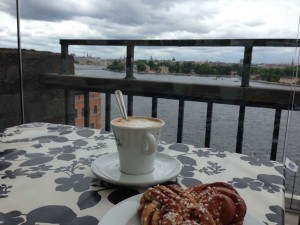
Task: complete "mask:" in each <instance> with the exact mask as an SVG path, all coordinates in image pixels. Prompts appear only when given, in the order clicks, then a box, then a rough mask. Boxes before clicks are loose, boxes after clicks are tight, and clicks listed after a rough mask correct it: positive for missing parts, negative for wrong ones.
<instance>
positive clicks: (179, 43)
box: [60, 39, 299, 47]
mask: <svg viewBox="0 0 300 225" xmlns="http://www.w3.org/2000/svg"><path fill="white" fill-rule="evenodd" d="M60 44H61V45H62V46H68V45H99V46H101V45H102V46H128V45H130V46H176V47H193V46H203V47H216V46H221V47H222V46H223V47H225V46H258V47H296V46H297V39H181V40H177V39H173V40H170V39H169V40H167V39H164V40H126V39H125V40H124V39H123V40H119V39H118V40H113V39H106V40H101V39H60ZM298 46H299V43H298Z"/></svg>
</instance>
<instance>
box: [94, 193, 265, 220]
mask: <svg viewBox="0 0 300 225" xmlns="http://www.w3.org/2000/svg"><path fill="white" fill-rule="evenodd" d="M141 196H142V194H139V195H135V196H133V197H131V198H128V199H126V200H124V201H122V202H120V203H119V204H117V205H115V206H114V207H113V208H111V209H110V210H109V211H108V212H107V213H106V214H105V215H104V216H103V217H102V219H101V220H100V222H99V224H98V225H107V224H118V225H141V223H140V219H139V217H138V215H137V212H136V210H137V208H138V206H139V201H140V198H141ZM116 215H117V216H116ZM243 225H265V224H264V223H263V222H261V221H259V220H258V219H257V218H255V217H254V216H253V215H251V214H250V213H247V214H246V216H245V219H244V223H243Z"/></svg>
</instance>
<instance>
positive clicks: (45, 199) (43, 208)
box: [0, 123, 284, 225]
mask: <svg viewBox="0 0 300 225" xmlns="http://www.w3.org/2000/svg"><path fill="white" fill-rule="evenodd" d="M219 150H220V151H213V150H211V149H206V148H196V147H194V146H192V145H187V144H178V143H175V144H174V143H173V144H167V143H164V142H161V143H160V144H159V148H158V151H159V152H162V153H165V154H168V155H171V156H173V157H176V158H177V159H178V160H179V161H180V162H181V163H182V165H183V167H182V170H181V172H180V174H179V176H178V177H177V178H176V179H173V180H172V181H169V182H167V183H179V184H180V185H182V186H183V187H188V186H191V185H193V184H198V183H210V182H215V181H223V182H228V183H230V184H232V185H233V186H234V187H235V188H236V189H237V191H238V192H239V193H240V195H241V196H242V197H243V198H244V199H245V201H246V204H247V208H248V212H249V213H251V214H252V215H254V216H255V217H256V218H257V219H259V220H261V221H263V222H264V223H265V224H284V175H283V171H284V168H283V165H282V164H280V163H277V162H271V161H268V160H262V159H257V158H253V157H250V156H246V155H242V154H236V153H229V152H225V151H221V150H222V149H219ZM112 152H116V146H115V141H114V137H113V135H112V134H111V133H105V132H101V131H100V130H96V129H91V128H79V127H75V126H70V125H61V124H49V123H30V124H23V125H20V126H16V127H11V128H8V129H6V130H5V131H4V132H3V133H0V178H1V179H0V224H3V225H17V224H24V225H35V224H61V225H70V224H72V225H73V224H74V225H75V224H76V225H81V224H82V225H84V224H85V225H86V224H89V225H97V224H98V223H99V221H100V220H101V218H102V216H103V215H104V214H105V213H106V212H107V211H108V210H109V209H110V208H111V207H112V206H113V205H115V204H117V203H118V202H120V201H122V200H124V199H126V198H128V197H131V196H133V195H136V194H139V193H142V192H143V191H145V188H141V187H140V188H135V187H121V186H115V185H112V184H109V183H106V182H104V181H101V180H99V179H97V178H96V177H95V175H94V174H93V173H92V171H91V168H90V166H91V164H92V162H93V161H94V160H95V159H96V158H98V157H100V156H102V155H104V154H108V153H112Z"/></svg>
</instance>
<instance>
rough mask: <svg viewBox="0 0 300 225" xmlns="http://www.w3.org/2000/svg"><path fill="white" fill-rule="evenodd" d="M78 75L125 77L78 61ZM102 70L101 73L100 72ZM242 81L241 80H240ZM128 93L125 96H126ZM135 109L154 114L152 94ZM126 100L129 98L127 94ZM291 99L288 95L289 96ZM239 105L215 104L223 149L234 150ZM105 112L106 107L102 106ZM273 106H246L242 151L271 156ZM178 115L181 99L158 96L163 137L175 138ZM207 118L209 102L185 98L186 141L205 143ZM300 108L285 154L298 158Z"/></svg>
mask: <svg viewBox="0 0 300 225" xmlns="http://www.w3.org/2000/svg"><path fill="white" fill-rule="evenodd" d="M75 69H76V75H88V76H98V77H99V76H101V77H117V78H124V76H125V74H124V73H115V72H111V71H107V70H103V69H102V68H101V67H97V66H86V65H76V66H75ZM100 74H101V75H100ZM135 77H136V78H137V79H145V80H164V81H173V82H181V83H186V82H192V83H197V82H199V83H206V84H220V85H231V86H239V85H240V82H237V80H238V78H225V77H223V78H217V79H216V77H198V76H197V77H196V76H175V75H153V74H151V75H146V74H135ZM238 81H239V80H238ZM250 85H251V86H257V87H264V88H277V89H278V88H285V89H286V88H288V89H290V87H289V86H283V85H273V84H266V83H257V82H252V81H251V82H250ZM125 97H126V96H125ZM133 99H134V103H133V113H134V115H146V116H150V115H151V98H146V97H134V98H133ZM125 101H126V98H125ZM287 101H288V99H287ZM104 104H105V98H104V95H103V97H102V105H104ZM238 113H239V107H238V106H232V105H224V104H214V108H213V119H212V136H211V147H212V148H215V149H222V150H226V151H230V152H234V151H235V145H236V135H237V125H238ZM287 114H288V113H287V111H283V112H282V117H281V126H280V133H279V140H278V153H277V161H282V153H283V146H284V140H285V130H286V122H287ZM102 115H104V109H103V108H102ZM274 115H275V110H274V109H264V108H255V107H247V108H246V115H245V124H244V140H243V153H245V154H249V155H255V156H257V157H260V158H269V154H270V149H271V145H272V133H273V123H274ZM119 116H120V112H119V109H118V106H117V104H116V102H115V99H114V98H112V115H111V118H115V117H119ZM177 116H178V101H176V100H168V99H158V117H159V118H161V119H163V120H165V122H166V125H165V127H164V129H163V134H162V138H161V139H162V140H164V141H166V142H175V141H176V132H175V131H176V130H177ZM205 122H206V103H200V102H189V101H188V102H186V103H185V115H184V127H183V142H185V143H189V144H194V145H195V146H198V147H203V146H204V135H205ZM299 122H300V112H298V111H294V112H293V113H292V117H291V123H290V130H289V132H288V144H287V152H286V155H287V157H289V158H290V159H292V160H293V161H295V162H296V160H298V159H300V153H299V146H300V140H299V136H300V126H299ZM102 124H104V116H102ZM293 175H294V174H293V173H291V172H289V171H287V178H288V179H287V186H286V188H287V190H290V189H291V187H292V181H293ZM297 190H300V179H297Z"/></svg>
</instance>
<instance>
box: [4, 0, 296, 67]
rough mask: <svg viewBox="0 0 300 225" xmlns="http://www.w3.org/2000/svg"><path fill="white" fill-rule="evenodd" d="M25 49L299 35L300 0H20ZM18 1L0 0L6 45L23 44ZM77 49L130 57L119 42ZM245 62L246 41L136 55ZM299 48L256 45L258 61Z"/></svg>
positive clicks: (287, 58) (289, 56)
mask: <svg viewBox="0 0 300 225" xmlns="http://www.w3.org/2000/svg"><path fill="white" fill-rule="evenodd" d="M20 8H21V12H20V16H21V21H20V23H21V41H22V42H21V44H22V48H26V49H36V50H46V51H52V52H60V45H59V39H202V38H203V39H219V38H293V39H296V38H297V34H298V23H299V16H300V0H127V1H126V0H82V1H78V0H59V1H46V0H20ZM16 35H17V23H16V1H14V0H1V1H0V48H16V47H17V37H16ZM70 52H71V53H75V54H76V55H79V56H82V55H84V54H87V52H88V53H89V54H91V55H92V56H98V57H102V58H116V57H123V56H124V55H125V53H126V51H125V48H120V47H110V48H106V47H82V46H80V47H71V48H70ZM150 56H152V57H153V58H155V59H172V57H173V56H174V57H175V58H176V59H177V60H198V61H200V60H212V61H224V62H239V60H240V59H241V58H243V49H242V48H169V47H168V48H159V49H157V48H141V47H139V48H135V58H136V59H137V58H144V59H149V58H150ZM294 58H295V48H280V49H279V48H271V49H270V48H256V49H254V52H253V62H266V63H271V62H276V63H280V62H291V61H292V60H293V59H294Z"/></svg>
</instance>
